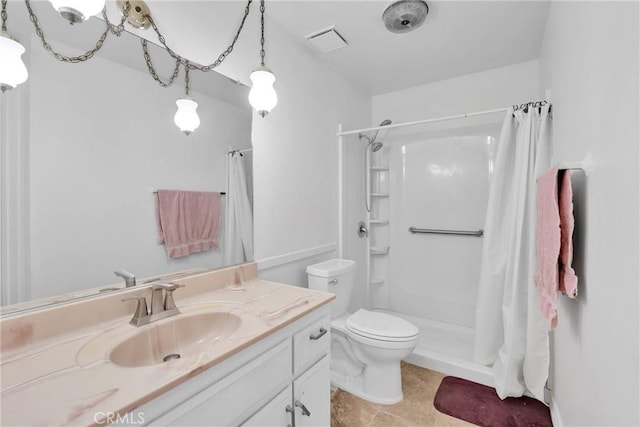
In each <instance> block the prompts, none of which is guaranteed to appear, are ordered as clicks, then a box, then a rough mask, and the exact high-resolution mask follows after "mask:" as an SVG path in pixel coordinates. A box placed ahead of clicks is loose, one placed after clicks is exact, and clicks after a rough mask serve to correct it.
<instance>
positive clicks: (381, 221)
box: [369, 219, 389, 225]
mask: <svg viewBox="0 0 640 427" xmlns="http://www.w3.org/2000/svg"><path fill="white" fill-rule="evenodd" d="M369 223H371V225H387V224H389V220H388V219H372V220H370V221H369Z"/></svg>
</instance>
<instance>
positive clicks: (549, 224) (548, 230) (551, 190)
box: [534, 167, 560, 329]
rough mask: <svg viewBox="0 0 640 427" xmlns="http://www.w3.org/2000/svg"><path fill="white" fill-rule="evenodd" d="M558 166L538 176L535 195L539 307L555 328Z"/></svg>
mask: <svg viewBox="0 0 640 427" xmlns="http://www.w3.org/2000/svg"><path fill="white" fill-rule="evenodd" d="M557 178H558V168H557V167H554V168H551V169H549V170H548V171H547V172H545V174H544V175H542V176H541V177H540V178H538V194H537V197H536V210H537V221H536V259H537V271H536V273H535V276H534V282H535V284H536V288H537V289H538V294H539V296H540V310H542V315H543V316H544V318H545V319H546V320H547V321H548V322H549V328H550V329H553V328H555V327H556V325H557V323H558V314H557V312H556V307H557V305H558V256H559V254H560V212H559V210H558V179H557Z"/></svg>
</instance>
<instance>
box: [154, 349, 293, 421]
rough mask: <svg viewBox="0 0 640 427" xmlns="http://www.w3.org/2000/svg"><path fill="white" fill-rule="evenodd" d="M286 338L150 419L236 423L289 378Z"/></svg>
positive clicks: (263, 401)
mask: <svg viewBox="0 0 640 427" xmlns="http://www.w3.org/2000/svg"><path fill="white" fill-rule="evenodd" d="M291 353H292V351H291V341H290V340H286V341H284V342H282V343H280V344H278V345H277V346H275V347H273V348H271V349H270V350H268V351H267V352H266V353H265V354H263V355H261V356H259V357H257V358H255V359H253V360H252V361H250V362H249V363H247V364H246V365H244V366H243V367H242V368H240V369H238V370H237V371H235V372H233V373H231V374H229V375H228V376H226V377H224V378H222V379H221V380H220V381H218V382H216V383H215V384H213V385H212V386H210V387H209V388H207V389H205V390H203V391H202V392H201V393H199V394H197V395H196V396H194V397H193V398H191V399H189V400H188V401H186V402H184V403H183V404H182V405H179V406H178V407H176V408H175V409H173V410H172V411H170V412H169V413H167V414H165V415H164V416H162V417H160V418H158V419H156V420H155V421H153V423H152V425H162V426H167V425H182V426H184V425H189V426H229V425H238V424H239V423H240V422H241V421H242V420H243V419H246V417H248V416H249V415H251V414H252V413H254V412H256V411H257V410H258V409H259V408H260V407H261V406H263V405H264V404H265V403H266V402H267V401H268V400H269V399H271V398H273V396H274V395H275V394H276V393H277V392H278V391H280V390H282V389H283V388H284V387H286V385H287V384H288V383H289V382H290V381H291Z"/></svg>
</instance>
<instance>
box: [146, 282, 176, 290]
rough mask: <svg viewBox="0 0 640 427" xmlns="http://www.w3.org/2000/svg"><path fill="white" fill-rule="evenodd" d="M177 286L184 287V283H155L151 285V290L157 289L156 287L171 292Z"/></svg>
mask: <svg viewBox="0 0 640 427" xmlns="http://www.w3.org/2000/svg"><path fill="white" fill-rule="evenodd" d="M178 288H184V285H179V284H177V283H171V282H165V283H155V284H153V285H151V290H152V291H157V290H158V289H164V290H165V291H167V292H173V291H175V290H176V289H178Z"/></svg>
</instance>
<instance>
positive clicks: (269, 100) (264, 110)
mask: <svg viewBox="0 0 640 427" xmlns="http://www.w3.org/2000/svg"><path fill="white" fill-rule="evenodd" d="M249 78H250V79H251V82H252V83H253V85H252V86H251V90H250V91H249V103H250V104H251V106H252V107H253V108H254V109H255V110H256V111H257V112H258V114H260V115H261V116H262V117H264V116H266V115H267V114H269V112H271V110H273V108H274V107H275V106H276V105H277V104H278V95H277V94H276V91H275V89H274V88H273V82H275V81H276V76H274V75H273V73H272V72H271V70H270V69H268V68H267V67H264V66H260V67H258V68H256V69H255V71H254V72H253V73H251V76H249Z"/></svg>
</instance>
